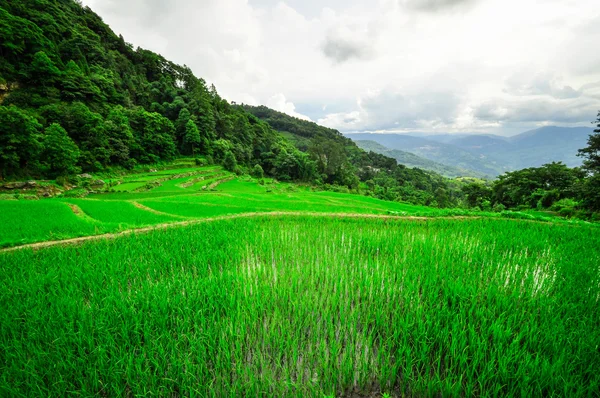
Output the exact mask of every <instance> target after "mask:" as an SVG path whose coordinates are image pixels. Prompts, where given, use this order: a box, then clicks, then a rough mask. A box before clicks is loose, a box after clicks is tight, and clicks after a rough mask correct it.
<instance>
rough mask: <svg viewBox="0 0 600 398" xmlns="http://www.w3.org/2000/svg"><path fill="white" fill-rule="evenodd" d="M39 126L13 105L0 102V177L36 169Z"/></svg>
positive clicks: (39, 145)
mask: <svg viewBox="0 0 600 398" xmlns="http://www.w3.org/2000/svg"><path fill="white" fill-rule="evenodd" d="M41 129H42V126H41V125H40V124H39V123H38V122H37V120H35V119H34V118H32V117H31V116H28V115H27V114H25V113H24V112H22V111H21V110H20V109H18V108H17V107H16V106H8V107H6V106H0V179H2V178H6V177H8V176H14V175H17V174H28V172H32V171H36V169H37V162H38V159H39V154H40V151H41V150H42V143H41V135H40V131H41Z"/></svg>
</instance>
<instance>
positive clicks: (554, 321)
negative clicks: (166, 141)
mask: <svg viewBox="0 0 600 398" xmlns="http://www.w3.org/2000/svg"><path fill="white" fill-rule="evenodd" d="M114 190H115V192H111V193H104V194H97V195H90V196H88V197H85V198H56V199H46V200H40V201H23V200H20V201H0V246H1V247H3V249H2V251H0V275H1V276H0V358H1V361H0V395H1V396H71V395H78V396H111V397H112V396H173V397H178V396H198V397H213V396H215V397H216V396H219V397H221V396H227V397H244V396H247V397H255V396H256V397H259V396H260V397H263V396H269V397H271V396H273V397H287V396H292V397H305V396H308V397H413V396H414V397H429V396H443V397H446V396H448V397H455V396H456V397H463V396H466V397H469V396H524V397H525V396H526V397H530V396H531V397H533V396H566V397H593V396H598V394H599V391H600V311H599V308H600V238H599V236H600V235H599V234H598V232H599V231H600V229H598V227H597V225H596V224H591V223H584V222H570V221H565V220H561V219H558V218H557V219H554V218H551V217H546V216H543V215H535V214H530V213H513V212H504V213H502V214H498V213H493V214H492V213H490V214H487V213H476V214H475V213H467V212H464V211H460V210H438V209H433V208H427V207H418V206H411V205H408V204H403V203H395V202H385V201H380V200H377V199H373V198H369V197H363V196H358V195H351V194H343V193H334V192H318V191H313V190H311V189H310V188H308V187H303V186H298V185H294V184H284V183H276V182H274V181H271V180H266V181H264V183H263V184H259V183H257V182H256V181H255V180H252V179H250V178H245V177H237V176H235V175H233V174H230V173H228V172H226V171H223V170H222V169H221V168H220V167H216V166H214V167H202V168H198V167H188V168H184V167H181V168H179V169H171V170H165V171H159V172H154V173H147V174H138V175H131V176H126V177H123V178H121V180H120V181H119V184H118V185H115V186H114ZM94 236H95V238H93V239H90V238H88V237H94ZM77 238H83V239H81V240H75V241H73V240H72V239H77ZM109 238H110V239H109ZM69 239H71V240H69ZM44 242H51V243H47V244H44ZM66 243H70V244H66Z"/></svg>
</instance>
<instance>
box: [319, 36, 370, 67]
mask: <svg viewBox="0 0 600 398" xmlns="http://www.w3.org/2000/svg"><path fill="white" fill-rule="evenodd" d="M322 49H323V54H325V56H326V57H327V58H329V59H331V60H333V61H334V62H335V63H343V62H346V61H349V60H351V59H369V58H371V57H372V56H373V49H372V48H371V47H370V46H369V44H368V43H364V42H359V41H356V40H353V39H352V38H350V37H340V36H334V35H328V36H327V37H326V38H325V42H324V43H323V47H322Z"/></svg>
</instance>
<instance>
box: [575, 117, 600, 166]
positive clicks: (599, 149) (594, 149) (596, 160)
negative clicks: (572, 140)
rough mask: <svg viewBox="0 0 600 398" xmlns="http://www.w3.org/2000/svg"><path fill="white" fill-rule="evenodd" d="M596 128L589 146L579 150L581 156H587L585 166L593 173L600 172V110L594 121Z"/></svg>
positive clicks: (591, 135)
mask: <svg viewBox="0 0 600 398" xmlns="http://www.w3.org/2000/svg"><path fill="white" fill-rule="evenodd" d="M594 123H595V124H596V127H597V128H596V129H595V130H594V132H593V133H592V134H590V138H589V139H588V146H587V147H585V148H583V149H580V150H579V156H582V157H584V158H585V161H584V162H583V164H584V167H585V168H586V169H587V170H589V171H590V172H591V173H593V174H597V173H600V111H599V112H598V117H597V119H596V121H595V122H594Z"/></svg>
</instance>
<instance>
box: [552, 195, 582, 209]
mask: <svg viewBox="0 0 600 398" xmlns="http://www.w3.org/2000/svg"><path fill="white" fill-rule="evenodd" d="M577 206H579V203H578V202H577V201H575V200H573V199H568V198H565V199H561V200H559V201H558V202H556V203H554V204H553V205H552V207H550V210H552V211H558V212H559V213H560V211H561V210H562V209H565V208H569V209H574V208H576V207H577Z"/></svg>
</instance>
